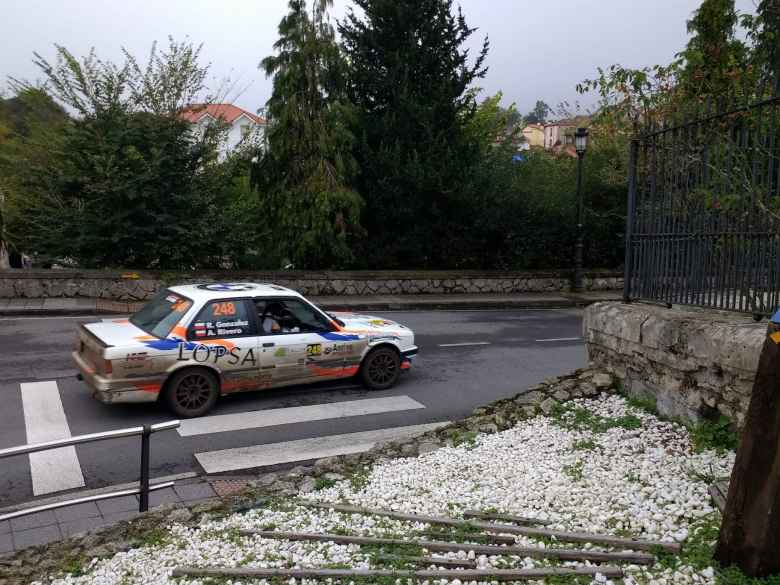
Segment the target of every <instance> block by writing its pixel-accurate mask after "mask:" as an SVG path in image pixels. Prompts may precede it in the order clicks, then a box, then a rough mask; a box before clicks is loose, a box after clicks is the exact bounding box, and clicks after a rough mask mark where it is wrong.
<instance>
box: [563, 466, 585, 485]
mask: <svg viewBox="0 0 780 585" xmlns="http://www.w3.org/2000/svg"><path fill="white" fill-rule="evenodd" d="M583 467H584V465H583V463H582V461H577V462H576V463H572V464H571V465H564V466H563V473H565V474H566V475H568V476H569V477H570V478H572V479H573V480H574V481H580V480H581V479H582V476H583Z"/></svg>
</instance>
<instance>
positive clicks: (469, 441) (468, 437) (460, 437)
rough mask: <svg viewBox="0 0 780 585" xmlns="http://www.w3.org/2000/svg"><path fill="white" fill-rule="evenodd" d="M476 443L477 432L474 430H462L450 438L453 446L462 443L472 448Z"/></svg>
mask: <svg viewBox="0 0 780 585" xmlns="http://www.w3.org/2000/svg"><path fill="white" fill-rule="evenodd" d="M476 444H477V432H476V431H464V432H462V433H459V434H457V435H455V436H454V437H453V438H452V445H453V447H460V446H461V445H464V446H465V447H467V448H474V447H475V446H476Z"/></svg>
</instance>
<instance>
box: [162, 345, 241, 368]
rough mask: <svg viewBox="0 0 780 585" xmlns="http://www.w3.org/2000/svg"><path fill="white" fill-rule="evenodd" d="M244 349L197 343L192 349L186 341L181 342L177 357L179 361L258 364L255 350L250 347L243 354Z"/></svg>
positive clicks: (239, 364) (232, 364) (233, 364)
mask: <svg viewBox="0 0 780 585" xmlns="http://www.w3.org/2000/svg"><path fill="white" fill-rule="evenodd" d="M243 351H244V350H242V349H241V348H239V347H234V348H233V349H228V348H227V347H224V346H222V345H202V344H200V345H196V346H195V347H194V348H192V349H188V348H187V344H186V343H180V344H179V355H178V357H177V358H176V360H177V361H180V362H187V361H190V360H191V361H194V362H197V363H199V364H205V363H207V362H208V363H212V364H219V363H225V364H227V365H229V366H236V365H238V366H245V365H250V366H255V365H257V358H255V350H254V349H253V348H251V347H250V348H249V349H248V350H246V351H245V352H244V353H243V354H242V352H243Z"/></svg>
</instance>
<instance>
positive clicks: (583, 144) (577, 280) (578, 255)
mask: <svg viewBox="0 0 780 585" xmlns="http://www.w3.org/2000/svg"><path fill="white" fill-rule="evenodd" d="M587 148H588V129H587V128H577V131H576V132H575V133H574V150H576V151H577V243H576V244H575V245H574V286H573V287H572V289H573V290H574V292H582V290H583V288H584V287H583V284H582V249H583V238H584V233H583V227H584V226H583V223H582V222H583V213H584V209H583V203H582V159H583V158H584V157H585V150H586V149H587Z"/></svg>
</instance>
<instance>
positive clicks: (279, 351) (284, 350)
mask: <svg viewBox="0 0 780 585" xmlns="http://www.w3.org/2000/svg"><path fill="white" fill-rule="evenodd" d="M286 355H287V348H286V347H280V348H278V349H277V350H276V351H275V352H274V357H285V356H286Z"/></svg>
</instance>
